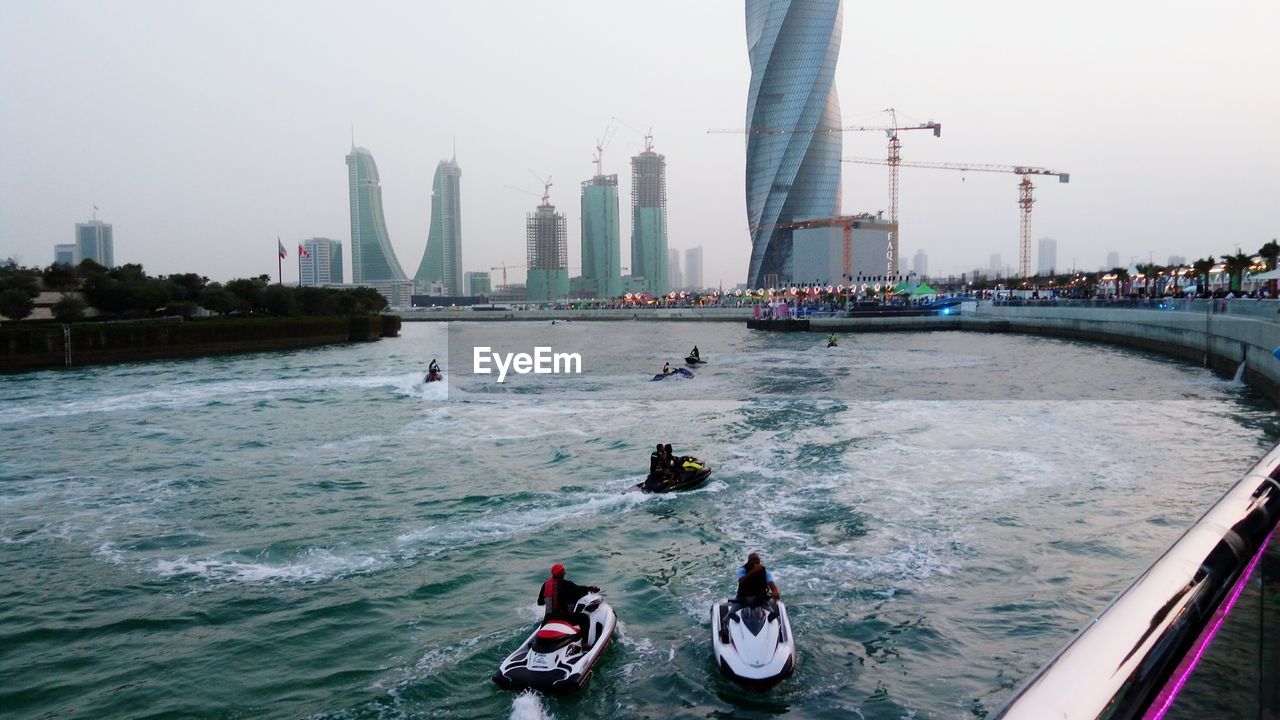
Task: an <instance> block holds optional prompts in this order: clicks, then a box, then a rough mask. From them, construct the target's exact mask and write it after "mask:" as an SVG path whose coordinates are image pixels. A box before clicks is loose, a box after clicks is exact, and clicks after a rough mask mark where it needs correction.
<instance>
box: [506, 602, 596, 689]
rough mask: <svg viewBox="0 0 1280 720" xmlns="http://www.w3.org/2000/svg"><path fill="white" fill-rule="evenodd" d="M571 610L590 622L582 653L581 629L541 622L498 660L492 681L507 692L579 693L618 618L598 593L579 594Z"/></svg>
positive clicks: (561, 622)
mask: <svg viewBox="0 0 1280 720" xmlns="http://www.w3.org/2000/svg"><path fill="white" fill-rule="evenodd" d="M573 611H574V612H575V613H585V614H586V615H587V617H588V618H589V619H590V623H589V626H588V628H587V629H586V631H587V642H588V645H587V649H586V650H583V649H582V644H581V642H582V636H581V634H580V633H579V630H580V629H581V628H578V627H576V626H574V625H571V624H569V623H568V622H565V621H564V620H543V621H542V622H540V623H538V627H537V628H536V629H535V630H534V631H533V634H532V635H530V636H529V638H528V639H527V640H525V641H524V644H523V645H521V646H520V647H519V648H518V649H517V650H516V651H515V652H513V653H511V654H510V655H508V656H507V659H506V660H503V661H502V664H501V665H499V666H498V671H497V672H496V673H494V674H493V681H494V682H496V683H498V685H501V686H502V687H504V688H506V689H507V690H525V689H533V690H539V691H541V692H548V693H554V692H566V691H573V690H580V689H581V688H582V686H583V685H586V684H587V680H588V679H590V678H591V671H592V670H593V669H594V668H595V666H596V663H597V662H598V661H599V660H600V655H601V654H603V653H604V650H605V648H607V647H609V641H610V640H611V639H612V638H613V630H614V628H616V627H617V625H618V618H617V616H616V615H615V614H614V612H613V608H612V607H610V606H609V603H606V602H605V601H604V598H602V597H600V594H599V593H587V594H586V595H583V596H582V599H580V600H578V603H577V604H576V605H575V606H574V608H573Z"/></svg>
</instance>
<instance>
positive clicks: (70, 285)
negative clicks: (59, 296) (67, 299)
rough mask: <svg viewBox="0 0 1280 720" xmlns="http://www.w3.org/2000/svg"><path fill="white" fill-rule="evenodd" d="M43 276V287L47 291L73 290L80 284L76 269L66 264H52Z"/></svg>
mask: <svg viewBox="0 0 1280 720" xmlns="http://www.w3.org/2000/svg"><path fill="white" fill-rule="evenodd" d="M43 274H44V286H45V287H46V288H48V289H49V290H58V291H66V290H74V289H75V288H76V286H77V285H79V284H80V278H79V277H77V276H76V269H75V268H73V267H71V266H70V265H68V264H66V263H52V264H51V265H49V267H47V268H45V269H44V273H43Z"/></svg>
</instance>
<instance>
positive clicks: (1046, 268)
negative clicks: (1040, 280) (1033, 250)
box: [1036, 237, 1058, 275]
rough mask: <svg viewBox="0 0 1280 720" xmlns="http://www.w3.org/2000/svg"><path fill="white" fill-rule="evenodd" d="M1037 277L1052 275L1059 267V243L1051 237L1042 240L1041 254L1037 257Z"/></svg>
mask: <svg viewBox="0 0 1280 720" xmlns="http://www.w3.org/2000/svg"><path fill="white" fill-rule="evenodd" d="M1036 257H1037V259H1038V260H1039V262H1038V264H1037V270H1036V274H1037V275H1052V274H1053V273H1054V271H1055V270H1056V269H1057V267H1058V241H1057V240H1054V239H1053V238H1051V237H1042V238H1040V252H1039V253H1037V255H1036Z"/></svg>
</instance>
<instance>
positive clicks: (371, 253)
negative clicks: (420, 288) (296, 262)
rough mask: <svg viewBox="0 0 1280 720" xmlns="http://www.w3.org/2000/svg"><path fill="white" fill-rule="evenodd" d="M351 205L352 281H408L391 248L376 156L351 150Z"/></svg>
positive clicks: (359, 282)
mask: <svg viewBox="0 0 1280 720" xmlns="http://www.w3.org/2000/svg"><path fill="white" fill-rule="evenodd" d="M347 179H348V187H349V189H350V202H351V281H352V282H353V283H355V284H356V285H366V284H373V283H386V282H389V281H393V282H394V281H404V282H407V278H406V277H405V274H404V270H402V269H401V268H400V261H399V260H397V259H396V252H395V250H393V249H392V247H391V238H390V237H389V236H388V234H387V223H386V220H385V219H384V218H383V215H382V185H381V184H380V183H379V180H378V166H377V164H376V163H374V162H373V154H372V153H370V152H369V151H368V150H366V149H364V148H362V147H352V148H351V154H349V155H347Z"/></svg>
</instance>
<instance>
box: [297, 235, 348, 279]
mask: <svg viewBox="0 0 1280 720" xmlns="http://www.w3.org/2000/svg"><path fill="white" fill-rule="evenodd" d="M298 284H299V285H301V286H303V287H322V286H324V285H341V284H342V243H340V242H338V241H337V240H330V239H329V238H311V239H309V240H303V241H302V252H300V253H298Z"/></svg>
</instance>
